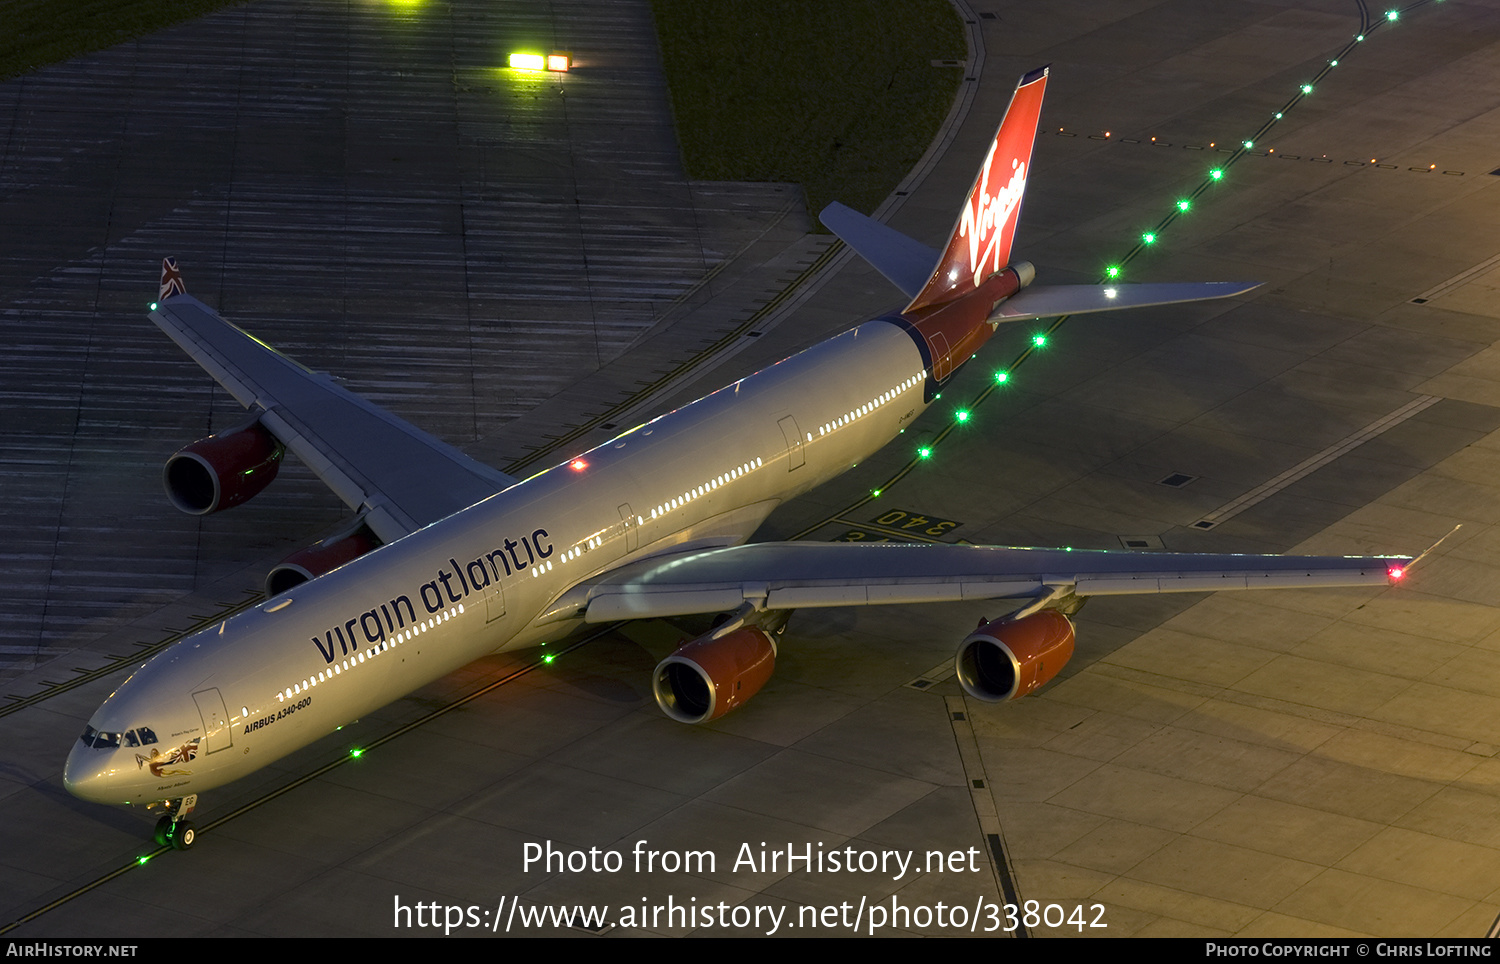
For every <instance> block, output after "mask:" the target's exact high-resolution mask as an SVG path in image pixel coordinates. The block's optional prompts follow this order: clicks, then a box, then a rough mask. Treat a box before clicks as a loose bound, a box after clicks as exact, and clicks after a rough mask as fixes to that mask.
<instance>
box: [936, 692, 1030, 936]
mask: <svg viewBox="0 0 1500 964" xmlns="http://www.w3.org/2000/svg"><path fill="white" fill-rule="evenodd" d="M943 706H944V708H945V709H946V710H947V713H948V725H949V726H950V727H952V729H953V742H954V744H955V745H956V746H957V748H958V759H959V763H960V765H961V766H963V769H964V788H965V789H966V790H968V792H969V801H970V803H971V804H972V806H973V807H974V817H975V819H976V820H977V821H978V822H979V832H980V834H982V835H983V836H984V839H985V848H984V849H985V853H986V854H987V855H988V857H989V864H990V873H991V874H992V875H993V876H994V879H995V886H996V888H997V889H998V890H999V892H1000V894H1001V895H1002V896H1003V897H1004V900H1005V903H1007V904H1009V905H1011V906H1013V907H1020V906H1021V892H1020V889H1019V888H1018V886H1017V884H1016V872H1015V868H1014V867H1012V866H1011V861H1010V854H1009V851H1008V850H1007V848H1006V846H1005V835H1004V833H1003V831H1002V829H1001V826H1000V809H999V807H998V806H996V804H995V795H994V794H993V793H992V792H991V791H990V781H989V775H988V774H987V773H986V772H985V769H984V757H983V755H982V754H981V753H980V750H979V740H978V738H977V737H976V736H975V735H974V725H973V724H972V723H971V722H970V721H969V709H968V704H967V702H966V701H965V699H964V697H963V696H948V697H944V699H943ZM1014 936H1016V937H1030V936H1031V935H1030V934H1029V933H1027V931H1026V928H1025V927H1017V928H1016V931H1015V934H1014Z"/></svg>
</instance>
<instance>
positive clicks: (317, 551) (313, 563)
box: [266, 526, 380, 596]
mask: <svg viewBox="0 0 1500 964" xmlns="http://www.w3.org/2000/svg"><path fill="white" fill-rule="evenodd" d="M379 546H380V540H378V539H376V538H375V537H374V536H373V535H372V534H371V533H370V532H369V530H367V529H365V528H364V527H363V526H361V527H360V528H358V529H356V530H354V531H353V532H351V533H349V534H348V535H346V536H343V537H342V538H329V539H324V540H323V541H322V542H318V543H314V544H313V545H310V546H308V547H307V548H306V549H300V550H298V551H297V552H294V553H292V554H291V555H289V556H287V557H286V558H285V559H283V560H281V561H280V562H278V563H277V564H276V566H275V567H274V568H273V569H272V570H271V571H270V572H268V573H266V595H267V596H274V595H276V594H278V593H283V592H286V591H287V590H288V589H291V588H293V587H294V586H300V585H302V584H303V583H304V582H307V581H308V580H311V579H316V578H318V577H319V576H321V575H323V573H325V572H332V571H333V570H335V569H337V568H338V567H339V566H342V565H343V564H344V563H346V562H353V561H354V560H355V559H358V558H359V557H360V556H362V555H364V554H365V553H367V552H369V551H371V550H372V549H376V548H378V547H379Z"/></svg>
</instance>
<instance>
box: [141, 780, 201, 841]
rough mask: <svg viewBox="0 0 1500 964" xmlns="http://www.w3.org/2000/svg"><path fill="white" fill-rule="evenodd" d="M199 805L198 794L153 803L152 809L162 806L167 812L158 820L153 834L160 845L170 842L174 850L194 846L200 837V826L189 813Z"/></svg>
mask: <svg viewBox="0 0 1500 964" xmlns="http://www.w3.org/2000/svg"><path fill="white" fill-rule="evenodd" d="M197 805H198V795H197V794H196V793H193V794H189V795H188V796H185V797H183V798H181V799H180V800H163V801H162V802H161V803H159V804H153V805H152V807H151V809H156V808H157V807H161V808H163V809H165V810H166V811H167V812H166V813H164V814H162V816H161V817H160V818H159V819H158V820H157V821H156V832H155V834H154V835H153V836H154V839H155V840H156V843H157V844H158V845H159V846H162V847H165V846H167V845H168V844H170V845H171V846H172V848H173V849H174V850H187V849H189V848H190V847H192V846H193V844H194V843H195V842H196V840H197V837H198V828H196V827H194V826H193V822H192V821H191V820H188V819H187V815H188V814H190V813H192V812H193V808H194V807H196V806H197Z"/></svg>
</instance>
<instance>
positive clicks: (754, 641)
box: [651, 626, 776, 723]
mask: <svg viewBox="0 0 1500 964" xmlns="http://www.w3.org/2000/svg"><path fill="white" fill-rule="evenodd" d="M775 668H776V640H775V638H774V637H773V636H772V634H771V633H770V632H768V631H766V630H765V629H761V628H759V627H756V626H742V627H740V628H739V629H736V630H734V631H733V632H730V633H728V634H726V635H724V636H721V637H719V638H718V639H715V638H713V635H712V634H710V635H708V636H700V637H698V638H697V639H694V640H692V641H691V642H687V643H683V644H682V645H681V646H679V647H678V648H677V651H676V652H674V653H673V654H672V655H671V656H668V657H667V658H666V659H664V660H662V661H661V662H660V663H658V664H657V667H656V670H655V672H653V673H652V674H651V676H652V689H653V690H654V691H655V693H656V703H657V705H658V706H660V707H661V708H662V711H663V712H664V713H666V714H667V715H668V716H670V717H671V718H672V719H674V720H677V721H678V722H679V723H704V722H706V721H708V720H717V719H718V718H719V717H721V716H723V715H724V714H725V713H728V712H729V711H730V710H733V709H737V708H738V707H740V706H741V705H743V704H744V703H745V701H746V700H748V699H750V697H752V696H754V695H755V694H756V693H758V692H760V688H761V687H762V686H764V685H766V680H768V679H770V678H771V671H772V670H774V669H775Z"/></svg>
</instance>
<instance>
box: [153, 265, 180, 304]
mask: <svg viewBox="0 0 1500 964" xmlns="http://www.w3.org/2000/svg"><path fill="white" fill-rule="evenodd" d="M185 294H187V284H186V283H184V282H183V280H182V272H181V271H178V270H177V259H176V258H162V259H161V291H160V292H158V293H157V296H156V300H157V301H166V300H167V299H168V298H170V297H172V296H173V295H185Z"/></svg>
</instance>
